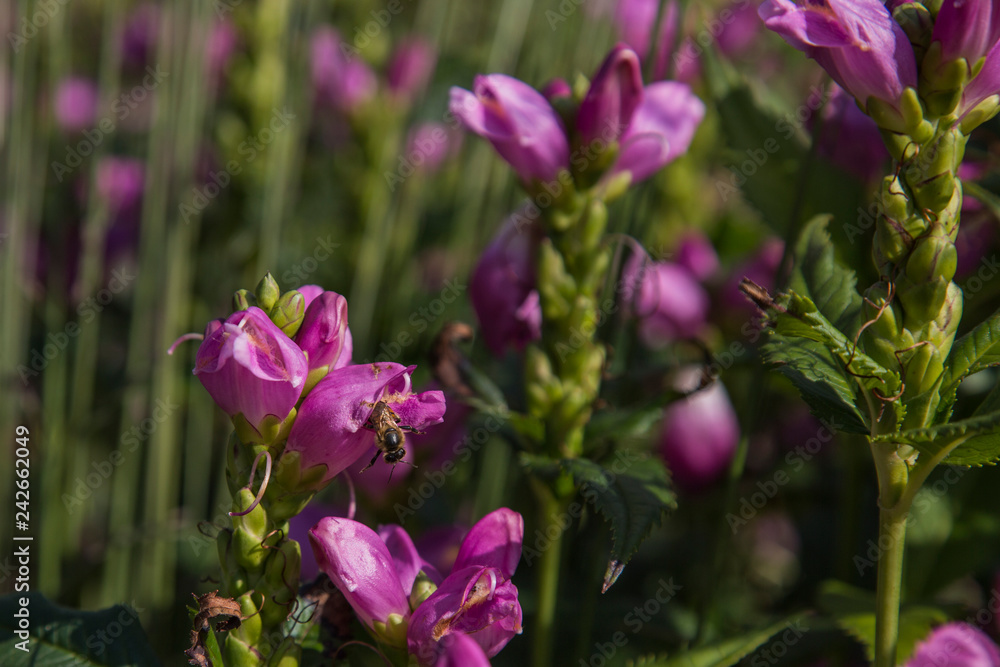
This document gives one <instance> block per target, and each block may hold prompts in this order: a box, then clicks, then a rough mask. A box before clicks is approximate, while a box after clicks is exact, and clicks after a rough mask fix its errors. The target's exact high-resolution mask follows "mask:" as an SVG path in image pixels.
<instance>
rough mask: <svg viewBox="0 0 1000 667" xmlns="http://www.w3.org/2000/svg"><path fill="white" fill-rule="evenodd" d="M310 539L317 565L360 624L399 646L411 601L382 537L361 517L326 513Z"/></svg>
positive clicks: (311, 531) (312, 531)
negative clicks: (363, 522)
mask: <svg viewBox="0 0 1000 667" xmlns="http://www.w3.org/2000/svg"><path fill="white" fill-rule="evenodd" d="M309 541H310V543H311V544H312V548H313V553H315V554H316V562H317V563H318V564H319V568H320V569H321V570H322V571H323V572H325V573H326V575H327V576H328V577H330V581H332V582H333V584H334V585H335V586H336V587H337V588H338V589H339V590H340V592H341V593H343V595H344V597H345V598H346V599H347V602H348V603H349V604H350V605H351V608H352V609H354V613H355V614H357V616H358V618H359V619H360V620H361V622H362V623H364V624H365V625H366V626H368V628H369V629H370V630H372V631H373V632H375V633H376V634H377V635H379V636H380V637H381V638H382V639H384V640H386V641H388V642H390V643H392V644H394V645H401V644H402V641H401V640H402V630H403V627H405V625H404V624H405V622H406V619H407V618H409V616H410V605H409V601H408V600H407V595H406V592H405V591H404V590H403V586H402V584H401V583H400V581H399V575H398V574H397V571H396V567H395V564H394V562H393V559H392V556H391V555H390V554H389V549H388V547H386V545H385V542H383V541H382V538H380V537H379V536H378V534H376V533H375V531H374V530H372V529H371V528H369V527H368V526H366V525H364V524H362V523H358V522H357V521H352V520H351V519H339V518H337V517H327V518H325V519H323V520H321V521H320V522H319V523H317V524H316V525H315V526H314V527H313V529H312V530H310V531H309Z"/></svg>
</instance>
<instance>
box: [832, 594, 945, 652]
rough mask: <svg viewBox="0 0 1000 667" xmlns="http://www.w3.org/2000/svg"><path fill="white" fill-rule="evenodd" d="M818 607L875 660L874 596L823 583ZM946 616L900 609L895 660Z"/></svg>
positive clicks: (935, 609) (925, 608) (940, 612)
mask: <svg viewBox="0 0 1000 667" xmlns="http://www.w3.org/2000/svg"><path fill="white" fill-rule="evenodd" d="M819 607H820V609H822V610H823V611H825V612H826V613H828V614H830V615H831V616H832V617H833V619H834V621H836V623H837V625H839V626H840V627H841V628H842V629H843V630H844V632H846V633H847V634H849V635H851V636H852V637H854V638H855V639H856V640H858V642H859V643H861V644H862V645H863V646H864V647H865V652H866V653H867V654H868V659H869V660H872V661H873V660H874V659H875V595H874V594H873V593H870V592H868V591H865V590H861V589H860V588H855V587H854V586H848V585H847V584H845V583H842V582H839V581H827V582H825V583H824V584H823V586H822V588H821V589H820V593H819ZM949 620H950V618H949V616H948V614H947V613H946V612H945V611H944V610H942V609H940V608H938V607H933V606H929V605H908V604H907V605H903V606H902V607H900V610H899V644H898V649H897V660H898V661H899V662H900V663H902V662H903V661H905V660H906V659H908V658H909V657H910V655H911V654H912V653H913V649H914V648H915V647H916V645H917V643H918V642H919V641H920V640H922V639H923V638H924V637H926V636H927V633H929V632H930V631H931V628H933V627H934V626H936V625H940V624H942V623H947V622H948V621H949Z"/></svg>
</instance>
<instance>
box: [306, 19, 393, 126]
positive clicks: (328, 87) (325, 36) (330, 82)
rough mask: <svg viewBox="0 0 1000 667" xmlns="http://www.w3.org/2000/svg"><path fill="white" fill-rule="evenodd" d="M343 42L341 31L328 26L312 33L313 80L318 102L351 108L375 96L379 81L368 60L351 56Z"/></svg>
mask: <svg viewBox="0 0 1000 667" xmlns="http://www.w3.org/2000/svg"><path fill="white" fill-rule="evenodd" d="M340 45H341V39H340V33H338V32H337V31H336V30H335V29H333V28H331V27H329V26H322V27H320V28H317V29H316V31H315V32H314V33H313V36H312V43H311V46H310V55H311V65H312V84H313V89H314V91H315V94H316V99H317V101H318V102H319V103H321V104H323V105H326V106H330V107H333V108H335V109H340V110H341V111H345V112H350V111H353V110H355V109H357V108H358V107H359V106H361V105H362V104H364V103H366V102H368V101H369V100H371V99H372V98H373V97H374V96H375V93H376V90H377V87H378V83H377V81H376V79H375V73H374V72H373V71H372V70H371V68H370V67H369V66H368V64H367V63H365V61H364V60H362V59H361V58H360V57H358V56H354V57H351V58H348V57H347V56H346V55H345V54H344V53H343V51H341V46H340Z"/></svg>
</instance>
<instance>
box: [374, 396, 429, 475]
mask: <svg viewBox="0 0 1000 667" xmlns="http://www.w3.org/2000/svg"><path fill="white" fill-rule="evenodd" d="M399 422H400V419H399V415H397V414H396V412H395V411H394V410H393V409H392V408H390V407H389V405H388V404H387V403H386V402H385V401H379V402H378V403H376V404H375V407H374V408H373V409H372V413H371V415H370V416H369V417H368V421H366V422H365V428H367V429H369V430H372V431H375V445H376V446H377V447H378V451H377V452H375V456H373V457H372V460H371V462H369V463H368V465H366V466H365V467H364V468H363V469H362V470H361V472H364V471H365V470H368V469H369V468H371V467H372V466H373V465H375V462H376V461H378V457H379V456H381V457H382V459H383V460H384V461H385V462H386V463H391V464H392V467H393V468H394V469H395V467H396V464H397V463H399V462H400V461H402V462H403V463H406V464H407V465H411V466H412V465H413V464H412V463H410V462H409V461H403V457H404V456H406V450H405V449H403V443H404V442H406V438H405V436H404V435H403V432H404V431H409V432H410V433H421V432H422V431H418V430H417V429H415V428H413V427H412V426H406V425H404V424H400V423H399ZM413 467H414V468H416V466H413ZM390 476H391V473H390Z"/></svg>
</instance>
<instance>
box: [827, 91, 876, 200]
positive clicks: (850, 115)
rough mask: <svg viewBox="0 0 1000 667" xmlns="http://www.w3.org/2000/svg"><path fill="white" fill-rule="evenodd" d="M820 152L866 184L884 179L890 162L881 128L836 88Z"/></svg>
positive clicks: (844, 93)
mask: <svg viewBox="0 0 1000 667" xmlns="http://www.w3.org/2000/svg"><path fill="white" fill-rule="evenodd" d="M811 101H812V100H810V102H811ZM811 120H812V117H811V116H810V121H811ZM810 125H811V123H810ZM818 149H819V152H820V154H821V155H824V156H826V157H827V158H829V159H830V161H831V162H833V163H834V164H836V165H838V166H840V167H842V168H843V169H844V170H845V171H847V172H849V173H852V174H854V175H856V176H857V177H858V178H859V179H861V180H862V181H864V182H865V183H871V182H873V181H874V180H875V179H877V178H880V177H881V176H882V175H884V174H885V165H886V162H887V161H888V160H889V151H887V150H886V148H885V144H884V143H883V142H882V135H881V133H880V132H879V129H878V125H876V124H875V121H873V120H872V119H871V118H869V117H868V116H866V115H865V113H864V112H863V111H861V109H859V108H858V105H857V104H855V103H854V99H853V98H852V97H851V96H850V95H848V94H847V93H846V92H844V89H843V88H841V87H840V86H837V85H836V84H834V87H833V91H832V94H831V96H830V100H829V102H827V104H826V106H825V107H824V108H823V127H822V129H821V135H820V140H819V146H818Z"/></svg>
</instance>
